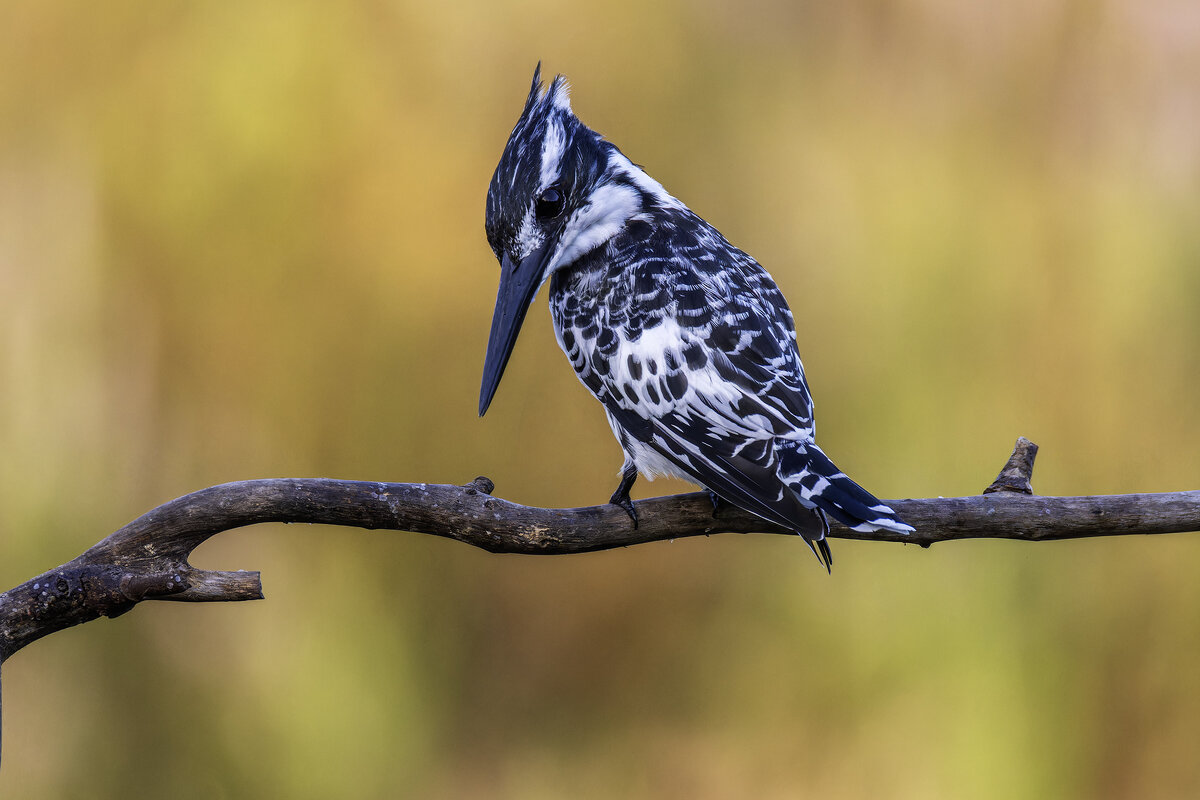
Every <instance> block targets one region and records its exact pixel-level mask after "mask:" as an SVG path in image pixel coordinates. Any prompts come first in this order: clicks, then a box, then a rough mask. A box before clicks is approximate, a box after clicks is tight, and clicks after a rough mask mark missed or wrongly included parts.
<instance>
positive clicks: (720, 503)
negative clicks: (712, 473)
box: [704, 489, 725, 519]
mask: <svg viewBox="0 0 1200 800" xmlns="http://www.w3.org/2000/svg"><path fill="white" fill-rule="evenodd" d="M704 491H706V492H708V500H709V502H710V503H712V507H713V519H716V518H717V512H719V511H720V510H721V509H722V508H723V507H724V506H725V501H724V500H722V499H721V495H719V494H717V493H716V492H714V491H713V490H712V489H705V490H704Z"/></svg>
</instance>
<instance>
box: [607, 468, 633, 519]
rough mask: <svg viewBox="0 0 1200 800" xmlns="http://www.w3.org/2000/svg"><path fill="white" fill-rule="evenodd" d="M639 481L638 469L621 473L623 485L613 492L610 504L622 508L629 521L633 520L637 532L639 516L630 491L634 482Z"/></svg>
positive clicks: (630, 469)
mask: <svg viewBox="0 0 1200 800" xmlns="http://www.w3.org/2000/svg"><path fill="white" fill-rule="evenodd" d="M636 480H637V467H634V466H628V467H626V468H625V469H624V470H622V472H621V483H620V485H619V486H617V490H616V491H615V492H613V495H612V497H610V498H609V500H608V502H610V503H612V504H613V505H615V506H620V507H621V509H622V510H623V511H624V512H625V513H626V514H628V515H629V519H631V520H633V528H634V530H637V526H638V516H637V510H636V509H634V507H633V500H631V499H630V497H629V490H630V489H632V488H633V482H634V481H636Z"/></svg>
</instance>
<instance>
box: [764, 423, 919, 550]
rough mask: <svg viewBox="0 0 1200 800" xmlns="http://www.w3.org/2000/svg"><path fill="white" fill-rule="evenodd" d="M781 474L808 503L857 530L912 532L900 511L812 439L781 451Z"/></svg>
mask: <svg viewBox="0 0 1200 800" xmlns="http://www.w3.org/2000/svg"><path fill="white" fill-rule="evenodd" d="M781 456H782V458H781V463H780V476H781V477H782V478H783V480H784V481H785V482H786V483H787V484H788V486H789V487H790V488H791V489H792V491H794V492H795V493H796V495H797V496H798V497H799V499H800V502H801V503H803V504H804V505H806V506H810V507H812V508H816V509H819V510H820V511H823V512H825V513H827V514H829V515H830V516H831V517H833V518H834V519H836V520H837V521H838V522H841V523H842V524H843V525H845V526H846V527H848V528H850V529H851V530H854V531H859V532H862V533H866V532H868V531H875V530H889V531H895V532H896V533H912V532H913V527H912V526H911V525H909V524H907V523H905V522H904V521H903V520H902V519H900V517H899V516H898V515H897V514H896V512H895V511H894V510H893V509H892V508H891V507H890V506H888V505H886V504H885V503H882V502H880V501H879V499H877V498H876V497H875V496H874V495H872V494H871V493H870V492H868V491H867V490H866V489H864V488H863V487H861V486H859V485H858V484H857V483H855V482H854V481H852V480H851V479H850V478H848V477H847V476H846V474H845V473H844V472H842V471H841V470H840V469H838V468H837V467H836V466H835V465H834V463H833V462H832V461H830V460H829V457H828V456H827V455H825V453H824V452H822V451H821V448H819V447H817V446H816V445H815V444H813V443H812V442H801V443H796V444H795V445H793V446H791V447H788V448H787V449H786V450H784V451H783V452H782V453H781Z"/></svg>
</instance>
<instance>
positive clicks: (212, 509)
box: [0, 439, 1200, 664]
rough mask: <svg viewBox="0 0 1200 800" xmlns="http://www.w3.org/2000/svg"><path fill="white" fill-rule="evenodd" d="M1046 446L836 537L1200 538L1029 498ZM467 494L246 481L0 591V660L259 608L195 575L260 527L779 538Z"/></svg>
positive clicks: (1168, 524) (577, 537) (559, 548)
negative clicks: (907, 529) (73, 633)
mask: <svg viewBox="0 0 1200 800" xmlns="http://www.w3.org/2000/svg"><path fill="white" fill-rule="evenodd" d="M1036 452H1037V447H1036V445H1034V444H1033V443H1032V442H1029V441H1028V440H1026V439H1020V440H1018V442H1017V447H1016V449H1015V450H1014V452H1013V455H1012V456H1011V457H1010V459H1009V461H1008V464H1006V465H1005V468H1004V470H1003V471H1002V472H1001V473H1000V476H999V477H998V478H997V479H996V481H995V482H994V483H993V484H992V485H991V486H990V487H988V489H987V490H985V494H983V495H980V496H973V497H937V498H926V499H915V500H889V501H887V502H888V503H889V504H890V505H891V506H892V507H893V508H895V509H896V511H897V512H899V514H900V516H901V517H902V518H903V519H904V520H905V521H906V522H908V523H909V524H910V525H913V526H914V527H915V528H916V532H915V533H913V534H910V535H908V536H904V535H901V534H896V533H892V532H889V531H875V532H871V533H859V532H856V531H851V530H848V529H847V528H845V527H844V526H841V525H838V524H837V523H833V525H832V530H831V531H830V535H831V536H833V537H838V538H844V539H864V540H871V541H891V542H905V543H911V544H918V545H921V546H922V547H928V546H929V545H931V544H934V543H935V542H944V541H950V540H952V539H975V538H995V539H1020V540H1025V541H1043V540H1050V539H1074V538H1083V537H1091V536H1115V535H1121V534H1157V533H1179V532H1184V531H1196V530H1200V491H1186V492H1170V493H1165V494H1127V495H1106V496H1095V497H1042V496H1037V495H1033V494H1032V493H1031V492H1032V489H1031V488H1030V474H1031V471H1032V468H1033V459H1034V455H1035V454H1036ZM491 491H492V483H491V481H489V480H488V479H486V478H477V479H476V480H475V481H473V482H472V483H470V484H467V485H466V486H444V485H432V484H423V483H421V484H413V483H367V482H360V481H340V480H329V479H323V478H314V479H292V478H280V479H270V480H253V481H240V482H237V483H227V484H223V485H220V486H212V487H209V488H207V489H202V490H200V491H198V492H194V493H192V494H189V495H185V496H183V497H180V498H177V499H175V500H172V501H171V502H169V503H166V504H164V505H161V506H159V507H158V508H155V509H154V510H152V511H150V512H148V513H147V514H145V515H143V516H141V517H139V518H138V519H136V520H134V521H133V522H130V523H129V524H128V525H126V526H125V527H123V528H121V529H120V530H118V531H116V532H115V533H113V534H112V535H111V536H109V537H108V538H106V539H104V540H103V541H101V542H99V543H98V544H96V545H95V546H94V547H92V548H91V549H89V550H88V551H87V552H85V553H83V554H82V555H80V556H79V557H78V558H75V559H74V560H72V561H69V562H67V563H65V564H63V565H61V566H59V567H55V568H54V569H52V570H50V571H48V572H45V573H43V574H41V575H39V576H38V577H36V578H33V579H31V580H29V581H26V582H25V583H23V584H21V585H20V586H17V587H15V588H13V589H10V590H9V591H7V592H4V593H3V594H0V664H2V663H3V662H4V660H5V659H7V658H8V657H9V656H11V655H12V654H13V653H15V652H17V651H18V650H20V649H21V648H22V647H25V646H26V645H28V644H30V643H31V642H34V641H36V640H37V639H40V638H41V637H43V636H46V635H47V634H50V633H53V632H55V631H58V630H62V629H63V628H68V627H71V626H73V625H78V624H80V623H83V622H89V621H91V620H93V619H97V618H98V617H101V616H108V617H115V616H117V615H119V614H123V613H125V612H126V611H128V610H129V609H131V608H133V607H134V606H135V605H137V604H138V603H139V602H141V601H143V600H180V601H191V602H206V601H214V600H257V599H261V598H262V596H263V595H262V585H261V583H260V580H259V574H258V573H257V572H243V571H238V572H218V571H211V570H202V569H196V568H195V567H192V566H191V565H190V564H189V563H188V558H189V556H190V555H191V553H192V551H193V550H194V549H195V548H196V547H197V546H199V545H200V544H201V543H202V542H204V541H205V540H206V539H208V538H209V537H211V536H213V535H215V534H217V533H220V532H222V531H226V530H230V529H232V528H240V527H244V526H246V525H254V524H258V523H262V522H308V523H322V524H326V525H348V526H351V527H357V528H368V529H387V530H399V531H411V532H413V533H426V534H432V535H434V536H443V537H445V538H448V539H454V540H456V541H459V542H463V543H465V544H469V545H473V546H475V547H481V548H483V549H484V550H487V551H489V552H493V553H523V554H532V555H561V554H566V553H586V552H590V551H594V550H607V549H611V548H615V547H627V546H629V545H634V544H643V543H646V542H657V541H662V540H664V539H681V538H684V537H688V536H707V535H710V534H715V533H752V532H760V533H782V534H787V535H795V534H794V532H793V531H789V530H785V529H783V528H779V527H776V526H774V525H771V524H770V523H767V522H764V521H763V520H762V519H760V518H758V517H756V516H754V515H752V514H749V513H747V512H745V511H742V510H741V509H738V508H736V507H733V506H730V505H725V506H723V507H722V508H721V510H720V512H719V513H717V514H715V515H714V513H713V510H712V504H711V502H710V500H709V498H708V496H707V495H705V494H703V493H694V494H684V495H675V496H672V497H658V498H654V499H652V500H642V501H639V502H638V503H637V512H638V519H639V525H638V526H637V527H636V528H635V527H634V526H633V525H632V523H631V522H630V519H629V517H628V516H626V514H625V512H624V511H622V510H621V509H620V508H618V507H616V506H613V505H603V506H592V507H588V508H569V509H549V508H530V507H527V506H521V505H517V504H516V503H510V502H508V501H506V500H501V499H500V498H497V497H492V496H491Z"/></svg>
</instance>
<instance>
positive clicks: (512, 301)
mask: <svg viewBox="0 0 1200 800" xmlns="http://www.w3.org/2000/svg"><path fill="white" fill-rule="evenodd" d="M557 242H558V237H557V236H547V237H546V242H545V244H543V245H542V246H541V247H539V248H538V249H536V250H534V251H533V252H532V253H530V254H529V255H527V256H526V257H525V258H523V259H521V263H520V264H514V263H513V261H512V259H511V258H509V257H508V255H507V254H506V255H505V256H504V258H503V260H502V261H501V265H500V291H499V292H497V293H496V310H495V312H494V313H493V314H492V332H491V333H489V334H488V344H487V356H486V357H485V358H484V359H483V384H482V385H481V386H480V387H479V416H481V417H482V416H483V415H484V413H486V412H487V410H488V406H489V405H491V403H492V397H493V396H495V394H496V387H497V386H499V385H500V377H501V376H502V375H504V368H505V367H506V366H508V358H509V356H511V355H512V351H513V345H515V344H516V343H517V334H518V333H520V332H521V323H522V322H524V321H525V312H526V311H528V310H529V304H530V303H532V302H533V297H534V295H536V294H537V290H538V287H540V286H541V285H542V274H543V272H545V269H546V261H547V260H548V259H549V258H550V255H551V254H552V253H553V252H554V245H555V244H557Z"/></svg>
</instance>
